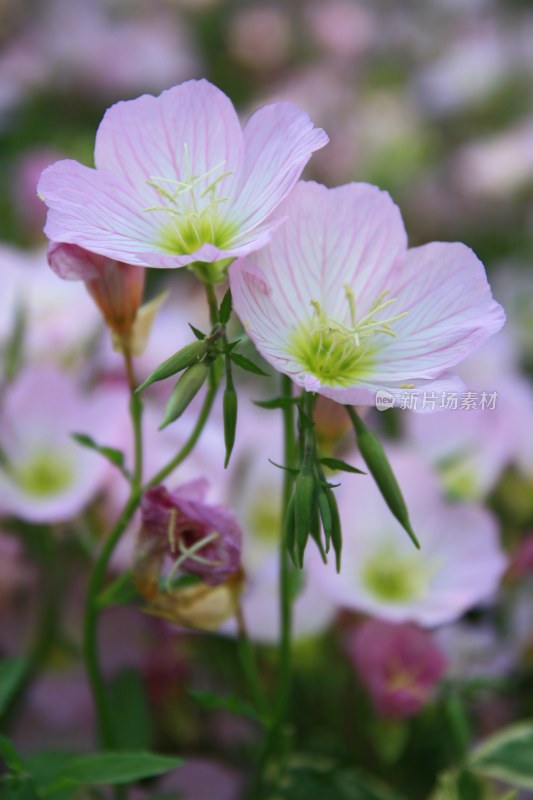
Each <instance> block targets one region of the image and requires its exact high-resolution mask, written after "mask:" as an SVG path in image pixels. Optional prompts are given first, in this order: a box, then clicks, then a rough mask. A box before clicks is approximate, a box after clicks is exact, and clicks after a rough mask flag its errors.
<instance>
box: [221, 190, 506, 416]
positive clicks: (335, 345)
mask: <svg viewBox="0 0 533 800" xmlns="http://www.w3.org/2000/svg"><path fill="white" fill-rule="evenodd" d="M279 214H280V215H283V216H286V217H287V221H286V222H285V224H284V225H283V227H282V228H281V229H280V231H279V232H278V234H277V235H276V237H275V238H274V239H273V241H272V242H271V243H270V244H269V245H268V246H267V247H265V248H263V249H262V250H261V251H260V252H259V253H258V254H257V255H256V256H254V257H253V258H246V259H239V261H238V262H236V263H235V264H233V266H232V267H231V270H230V285H231V289H232V295H233V306H234V308H235V310H236V312H237V314H238V315H239V317H240V319H241V321H242V323H243V325H244V327H245V329H246V331H247V332H248V334H249V335H250V337H251V338H252V340H253V341H254V343H255V344H256V346H257V347H258V349H259V351H260V352H261V354H262V355H263V356H264V358H265V359H266V360H267V361H269V362H270V363H271V364H272V365H273V366H274V367H275V368H276V369H277V370H279V371H280V372H284V373H285V374H287V375H289V377H290V378H292V380H294V382H295V383H296V384H297V385H299V386H302V387H303V388H304V389H306V390H307V391H311V392H319V393H321V394H324V395H326V396H327V397H330V398H331V399H333V400H336V401H337V402H339V403H358V404H363V405H373V404H374V402H375V395H376V392H377V391H378V390H380V389H386V390H387V391H388V392H390V394H391V395H393V396H394V397H395V398H397V399H400V398H401V397H402V396H403V395H404V394H405V393H409V391H410V390H412V389H416V390H420V389H427V390H431V391H438V390H440V391H442V390H443V389H447V390H449V389H455V390H457V388H458V387H459V386H461V385H462V384H461V383H460V382H459V380H458V378H457V377H456V376H454V375H453V374H450V372H449V370H450V368H452V367H455V366H456V365H457V364H458V363H459V362H460V361H462V360H463V359H464V358H465V357H466V356H467V355H469V354H470V353H471V352H473V351H474V350H476V349H477V348H478V347H479V346H480V345H481V344H483V342H484V341H485V340H486V339H488V338H489V337H490V336H492V335H493V334H494V333H496V331H498V330H499V329H500V328H501V327H502V325H503V323H504V319H505V315H504V312H503V309H502V308H501V306H500V305H499V304H498V303H496V302H495V301H494V300H493V298H492V295H491V291H490V287H489V284H488V282H487V278H486V275H485V270H484V268H483V265H482V264H481V262H480V261H479V260H478V259H477V258H476V256H475V255H474V253H473V252H472V251H471V250H470V249H469V248H468V247H466V246H465V245H463V244H457V243H453V244H449V243H442V242H433V243H432V244H428V245H425V246H423V247H417V248H412V249H411V250H407V238H406V233H405V229H404V226H403V223H402V220H401V216H400V213H399V210H398V208H397V207H396V206H395V205H394V203H393V202H392V200H391V198H390V197H389V195H388V194H387V193H386V192H381V191H380V190H379V189H377V188H376V187H374V186H370V185H368V184H363V183H361V184H348V185H346V186H340V187H337V188H336V189H326V187H324V186H321V185H319V184H316V183H305V182H301V183H299V184H298V186H297V187H296V188H295V190H294V191H293V192H292V194H291V196H290V197H289V198H288V199H287V201H286V202H285V203H284V205H283V207H282V208H280V210H279Z"/></svg>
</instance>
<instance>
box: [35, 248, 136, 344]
mask: <svg viewBox="0 0 533 800" xmlns="http://www.w3.org/2000/svg"><path fill="white" fill-rule="evenodd" d="M48 263H49V264H50V266H51V267H52V269H53V270H54V272H55V273H56V275H59V277H60V278H63V279H64V280H67V281H84V282H85V286H86V287H87V291H88V292H89V294H90V295H91V297H92V298H93V300H94V302H95V303H96V305H97V306H98V308H99V309H100V311H101V312H102V315H103V317H104V319H105V321H106V323H107V325H108V326H109V327H110V328H111V330H112V331H114V332H115V333H116V334H117V335H118V336H121V337H125V336H127V335H128V334H129V333H130V331H131V329H132V327H133V323H134V322H135V317H136V316H137V311H138V308H139V306H140V305H141V301H142V296H143V290H144V278H145V274H146V273H145V271H144V270H143V269H141V267H136V266H134V265H133V264H123V263H121V262H120V261H114V260H113V259H111V258H106V257H105V256H99V255H96V254H95V253H90V252H88V251H87V250H83V249H82V248H81V247H78V246H77V245H74V244H60V243H57V242H53V243H52V244H51V245H50V247H49V249H48Z"/></svg>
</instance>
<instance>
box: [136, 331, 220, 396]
mask: <svg viewBox="0 0 533 800" xmlns="http://www.w3.org/2000/svg"><path fill="white" fill-rule="evenodd" d="M207 348H208V342H207V341H206V340H205V339H203V340H202V341H195V342H191V344H187V345H185V347H182V348H181V350H178V352H177V353H174V355H172V356H170V358H167V360H166V361H163V363H162V364H159V366H158V367H156V368H155V369H154V371H153V372H152V373H151V374H150V375H149V376H148V378H147V379H146V380H145V381H144V383H141V385H140V386H139V387H137V389H136V390H135V391H137V392H142V391H143V389H146V387H147V386H150V384H152V383H156V382H157V381H162V380H164V379H165V378H170V376H171V375H175V374H176V373H177V372H181V370H182V369H187V367H191V366H192V365H193V364H195V363H196V362H197V361H200V359H201V358H203V357H204V356H205V354H206V352H207Z"/></svg>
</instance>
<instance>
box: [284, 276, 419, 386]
mask: <svg viewBox="0 0 533 800" xmlns="http://www.w3.org/2000/svg"><path fill="white" fill-rule="evenodd" d="M344 289H345V292H346V299H347V301H348V308H349V323H345V322H339V321H338V320H335V319H333V318H331V317H328V315H327V314H326V312H325V311H324V309H323V308H322V307H321V305H320V303H319V302H318V300H312V301H311V305H312V307H313V311H314V313H313V316H312V317H311V319H310V320H308V321H307V322H305V323H304V324H303V325H302V326H301V327H299V328H298V329H297V330H296V331H295V332H294V334H293V337H292V341H291V343H290V350H289V352H290V354H291V355H292V356H293V357H294V358H295V359H296V360H297V361H298V362H299V363H300V364H301V366H302V369H303V370H304V371H305V372H309V373H310V374H311V375H314V376H315V377H316V378H318V380H319V381H320V382H321V383H322V384H323V385H325V386H342V387H346V386H350V385H353V384H354V383H356V382H358V381H362V380H365V379H368V378H370V376H371V372H372V366H373V362H374V355H375V353H376V351H377V349H378V348H379V346H380V341H379V339H376V338H375V337H376V335H377V334H387V335H388V336H395V335H396V334H395V333H394V331H393V330H392V328H391V327H390V323H391V322H394V321H395V320H397V319H400V318H401V317H404V316H405V314H406V313H407V312H404V313H402V314H397V315H396V316H393V317H388V318H386V319H380V318H379V317H378V316H377V315H380V313H381V312H382V311H383V310H384V309H385V308H388V306H390V305H391V304H392V303H394V302H395V298H391V299H388V300H385V297H386V296H387V294H388V291H385V292H382V293H381V294H380V295H379V297H378V298H377V299H376V301H375V302H374V303H373V304H372V306H371V307H370V309H369V311H368V312H367V313H366V314H365V315H364V316H362V317H361V318H360V319H357V314H356V302H355V295H354V293H353V291H352V289H351V288H350V287H349V286H345V287H344Z"/></svg>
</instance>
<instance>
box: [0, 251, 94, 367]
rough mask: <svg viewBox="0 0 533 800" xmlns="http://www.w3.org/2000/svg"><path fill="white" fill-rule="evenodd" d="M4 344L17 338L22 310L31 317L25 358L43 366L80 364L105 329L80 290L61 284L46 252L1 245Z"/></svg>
mask: <svg viewBox="0 0 533 800" xmlns="http://www.w3.org/2000/svg"><path fill="white" fill-rule="evenodd" d="M0 270H1V271H2V291H1V292H0V343H2V342H3V341H5V339H6V337H8V336H9V335H10V334H11V331H12V329H13V325H14V323H15V316H16V312H17V308H18V307H22V309H23V312H24V314H25V317H26V331H25V338H24V349H25V352H24V357H25V359H27V360H29V361H30V362H38V363H39V364H43V363H47V362H51V361H52V362H55V363H57V362H60V361H69V362H71V361H72V360H78V359H73V358H72V356H73V355H74V354H77V353H78V352H79V351H80V350H81V349H82V348H83V347H87V346H88V343H89V340H90V339H92V338H93V337H94V335H95V334H96V333H97V332H98V331H99V329H100V328H101V321H100V314H99V313H98V310H97V309H96V307H95V306H94V304H93V303H92V302H91V301H90V299H89V298H88V297H87V292H86V291H85V289H84V287H83V286H82V285H81V284H80V285H71V286H68V285H67V284H66V283H64V282H63V281H58V280H57V278H56V277H55V275H53V274H52V272H51V271H50V269H49V267H48V265H47V263H46V250H44V249H42V250H41V249H39V250H31V251H25V250H19V249H16V248H14V247H8V246H7V245H3V246H2V245H0Z"/></svg>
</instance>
